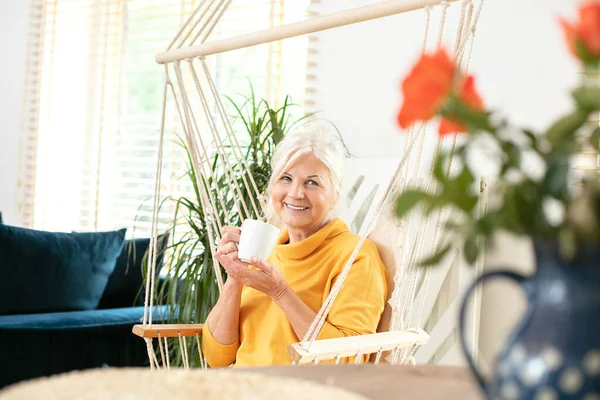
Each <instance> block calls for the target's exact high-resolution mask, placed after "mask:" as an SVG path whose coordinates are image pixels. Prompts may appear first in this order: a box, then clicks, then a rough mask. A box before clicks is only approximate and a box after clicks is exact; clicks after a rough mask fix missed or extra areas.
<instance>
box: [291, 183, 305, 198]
mask: <svg viewBox="0 0 600 400" xmlns="http://www.w3.org/2000/svg"><path fill="white" fill-rule="evenodd" d="M288 196H290V197H292V198H294V199H303V198H304V188H303V187H302V185H296V184H294V185H291V187H290V191H289V192H288Z"/></svg>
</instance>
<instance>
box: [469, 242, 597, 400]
mask: <svg viewBox="0 0 600 400" xmlns="http://www.w3.org/2000/svg"><path fill="white" fill-rule="evenodd" d="M534 250H535V259H536V272H535V274H534V275H532V276H531V277H525V276H522V275H519V274H517V273H515V272H509V271H492V272H488V273H485V274H483V275H481V276H480V277H479V278H478V279H477V280H476V281H475V282H474V283H473V284H472V285H471V287H470V288H469V289H468V290H467V294H466V297H465V299H464V300H463V304H462V308H461V312H460V329H461V335H460V336H461V337H460V340H461V345H462V347H463V351H464V352H465V355H466V357H467V360H468V363H469V366H470V367H471V369H472V371H473V374H474V375H475V379H476V380H477V382H478V383H479V385H480V386H481V388H482V390H483V392H484V393H485V395H486V397H487V398H489V399H535V400H552V399H584V400H600V243H599V244H597V245H596V246H583V247H582V248H580V250H579V253H578V255H577V256H576V257H575V259H573V260H570V261H565V260H563V259H562V258H561V257H560V255H559V253H558V246H557V245H556V243H550V242H535V243H534ZM492 278H503V279H509V280H512V281H513V282H515V283H516V284H518V285H520V286H521V287H522V288H523V290H524V291H525V293H526V295H527V301H528V304H527V311H526V312H525V316H524V317H523V319H522V320H521V321H520V323H519V324H517V327H516V328H515V330H514V331H513V333H512V334H511V335H510V337H509V339H508V341H507V343H506V345H505V346H504V349H503V351H502V352H501V353H500V355H499V357H498V359H497V360H496V363H495V368H494V372H493V373H492V376H491V377H490V378H487V379H486V378H484V377H483V376H482V375H481V373H480V372H479V371H478V369H477V367H476V366H475V364H474V362H473V357H472V355H471V353H470V351H469V348H468V347H467V344H466V336H465V335H464V326H465V314H466V313H465V309H466V303H467V300H468V297H469V296H470V295H471V293H472V292H473V291H474V290H475V288H476V287H477V285H479V284H480V283H482V282H483V281H485V280H488V279H492Z"/></svg>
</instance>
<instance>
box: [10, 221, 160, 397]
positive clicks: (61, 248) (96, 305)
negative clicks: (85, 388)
mask: <svg viewBox="0 0 600 400" xmlns="http://www.w3.org/2000/svg"><path fill="white" fill-rule="evenodd" d="M161 239H162V240H161V242H160V243H165V242H166V237H165V235H163V236H161ZM148 244H149V239H136V240H125V230H121V231H114V232H94V233H75V232H73V233H51V232H41V231H33V230H29V229H24V228H18V227H11V226H8V225H3V224H2V223H1V220H0V388H1V387H3V386H6V385H8V384H11V383H15V382H18V381H22V380H26V379H31V378H36V377H40V376H49V375H53V374H57V373H62V372H68V371H72V370H81V369H87V368H98V367H103V366H111V367H125V366H146V365H148V361H147V360H148V356H147V354H146V345H145V342H144V341H143V340H142V339H140V338H138V337H136V336H134V335H133V334H132V333H131V329H132V326H133V325H134V324H137V323H140V321H141V320H142V317H143V315H144V307H143V290H142V287H143V277H142V258H143V255H144V253H145V251H146V249H147V247H148ZM159 265H161V264H159ZM82 271H84V272H82ZM165 312H166V310H165V309H164V307H157V308H155V309H154V311H153V319H154V321H156V322H161V321H162V320H163V319H164V317H165Z"/></svg>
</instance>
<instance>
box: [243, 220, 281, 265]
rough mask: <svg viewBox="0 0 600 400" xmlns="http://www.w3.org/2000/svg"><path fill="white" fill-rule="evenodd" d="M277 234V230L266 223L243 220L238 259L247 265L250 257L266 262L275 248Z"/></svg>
mask: <svg viewBox="0 0 600 400" xmlns="http://www.w3.org/2000/svg"><path fill="white" fill-rule="evenodd" d="M279 233H280V232H279V228H277V227H276V226H273V225H271V224H267V223H266V222H262V221H258V220H255V219H247V220H245V221H244V223H243V224H242V234H241V235H240V244H239V247H238V258H239V259H240V260H242V261H244V262H247V263H249V262H250V259H251V258H252V257H257V258H260V259H262V260H266V259H267V258H269V256H270V255H271V252H272V251H273V248H275V244H276V243H277V238H278V237H279Z"/></svg>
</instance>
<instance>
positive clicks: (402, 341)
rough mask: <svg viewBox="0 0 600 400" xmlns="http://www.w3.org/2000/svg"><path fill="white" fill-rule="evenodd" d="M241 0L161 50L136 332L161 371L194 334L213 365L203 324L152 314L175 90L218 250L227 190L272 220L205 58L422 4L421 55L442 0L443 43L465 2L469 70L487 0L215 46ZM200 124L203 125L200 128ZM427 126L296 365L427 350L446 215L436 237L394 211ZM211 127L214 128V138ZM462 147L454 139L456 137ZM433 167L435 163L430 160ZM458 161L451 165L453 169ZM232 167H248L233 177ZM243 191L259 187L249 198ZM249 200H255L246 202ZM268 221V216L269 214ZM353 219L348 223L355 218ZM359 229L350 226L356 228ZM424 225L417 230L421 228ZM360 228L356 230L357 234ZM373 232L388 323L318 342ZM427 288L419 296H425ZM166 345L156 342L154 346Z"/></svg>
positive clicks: (312, 23) (212, 12) (205, 14)
mask: <svg viewBox="0 0 600 400" xmlns="http://www.w3.org/2000/svg"><path fill="white" fill-rule="evenodd" d="M231 1H232V0H204V1H201V3H200V5H199V6H198V7H197V8H196V9H195V11H194V12H193V14H192V15H191V16H190V17H189V19H188V20H187V22H186V23H185V24H184V25H183V26H182V27H181V29H180V30H179V32H178V34H177V36H176V37H175V38H174V39H173V40H172V42H171V43H170V45H169V47H168V48H167V49H166V50H165V51H164V52H162V53H160V54H158V55H157V57H156V60H157V62H158V63H160V64H163V65H164V68H165V75H166V78H165V83H164V91H163V109H162V123H161V124H162V126H161V130H160V141H159V146H160V148H159V151H158V163H157V167H156V182H155V195H154V205H153V214H152V231H151V232H152V235H151V237H152V239H151V244H150V253H149V257H148V259H149V266H148V268H149V271H148V273H147V274H146V276H147V279H148V282H147V285H146V292H145V311H144V319H143V323H142V324H141V325H136V326H134V328H133V332H134V334H136V335H138V336H140V337H142V338H143V339H144V340H145V341H146V344H147V351H148V357H149V359H150V365H151V368H152V369H169V368H170V364H171V363H170V350H169V346H170V343H172V342H171V341H173V340H176V341H178V342H179V346H178V347H179V350H180V351H181V359H182V362H183V366H184V368H186V369H187V368H189V366H190V355H189V354H188V344H187V340H192V341H194V342H195V346H193V345H192V346H190V348H194V347H196V349H197V351H198V352H199V357H200V363H201V366H202V367H203V368H206V367H207V365H206V362H205V360H204V357H203V355H202V349H201V345H200V338H201V335H202V324H178V325H169V324H153V322H152V317H153V315H152V313H153V307H154V298H153V296H152V295H151V294H152V293H154V288H155V276H156V274H155V269H156V259H157V241H156V237H157V230H158V229H157V225H158V209H159V198H160V195H161V194H160V187H161V173H160V172H161V169H162V163H163V145H164V136H165V135H164V133H165V113H166V107H167V100H168V96H169V95H170V96H172V99H173V100H174V106H175V108H176V113H177V115H178V116H179V118H180V120H181V124H182V126H183V132H184V136H185V141H186V144H187V147H188V149H189V151H190V155H191V160H192V162H193V166H194V168H195V170H196V171H199V174H198V175H199V176H198V178H197V179H198V182H197V187H198V189H199V192H200V199H201V207H202V209H203V210H205V218H206V219H205V221H204V222H205V226H206V228H207V233H208V237H209V238H210V249H208V250H210V251H211V253H213V254H214V252H215V251H216V245H215V244H216V243H218V240H219V235H220V232H221V228H222V226H224V225H230V224H231V221H230V219H229V214H228V213H226V212H220V210H224V209H225V203H226V199H224V195H222V192H224V190H223V189H227V190H229V192H228V193H233V196H232V197H233V199H234V206H235V211H236V212H237V213H238V214H239V217H240V220H244V219H245V218H257V217H258V218H261V216H264V212H263V207H264V204H263V203H264V202H262V201H261V200H260V199H261V198H262V193H259V192H258V189H257V185H256V183H255V181H254V179H253V178H252V174H251V172H250V166H249V165H248V164H247V162H246V160H245V158H244V156H243V154H242V151H241V149H240V143H238V140H237V139H236V134H235V132H234V129H233V126H232V124H231V122H230V121H229V119H228V117H227V115H226V112H225V108H224V106H223V104H222V103H221V100H220V95H219V93H218V92H217V87H216V85H215V81H214V80H213V78H212V76H211V73H210V70H209V67H208V64H207V62H206V57H208V56H210V55H213V54H218V53H223V52H227V51H232V50H235V49H240V48H244V47H249V46H255V45H259V44H264V43H270V42H274V41H278V40H283V39H287V38H291V37H295V36H300V35H306V34H311V33H315V32H319V31H323V30H327V29H332V28H337V27H341V26H345V25H349V24H354V23H358V22H363V21H368V20H375V19H379V18H383V17H386V16H391V15H395V14H400V13H405V12H409V11H414V10H419V9H421V10H424V11H425V12H426V22H425V27H424V37H423V42H422V48H421V51H422V52H424V51H425V49H426V47H427V41H428V36H429V31H430V25H431V19H432V18H431V14H432V9H433V7H434V6H438V7H440V8H441V10H440V16H441V18H440V22H439V32H438V35H437V43H436V44H435V46H437V47H438V48H439V47H440V46H441V44H442V38H443V33H444V25H445V22H446V11H447V9H448V8H449V7H450V6H451V5H452V6H453V7H460V20H459V23H458V27H457V32H456V39H455V43H454V58H455V60H456V62H457V64H458V65H460V66H461V67H462V68H463V69H468V65H469V61H470V55H471V49H472V44H473V39H474V37H475V31H476V26H477V22H478V20H479V15H480V13H481V8H482V5H483V0H480V2H479V3H478V4H477V5H475V4H474V2H473V0H461V1H456V2H452V3H451V2H448V1H440V0H388V1H381V2H379V3H376V4H373V5H369V6H364V7H360V8H355V9H351V10H347V11H343V12H339V13H335V14H330V15H325V16H319V17H314V18H311V19H308V20H305V21H302V22H298V23H293V24H289V25H283V26H278V27H275V28H271V29H267V30H264V31H259V32H254V33H250V34H246V35H242V36H238V37H233V38H229V39H224V40H218V41H213V42H207V39H208V37H209V36H210V34H211V32H212V31H213V29H214V28H215V26H216V25H217V23H218V22H219V20H220V19H221V18H222V16H223V14H224V13H225V12H226V11H227V8H228V7H229V5H230V4H231ZM199 127H202V129H203V130H204V131H203V133H202V134H201V133H200V129H199ZM426 127H427V123H423V124H420V125H416V126H414V127H413V128H411V129H410V130H409V132H408V133H407V136H406V138H407V140H406V142H405V147H404V149H403V151H402V153H401V155H400V159H399V162H398V165H397V166H396V168H395V172H394V173H393V176H392V178H391V179H390V181H389V185H388V186H387V188H386V189H385V190H384V193H383V196H382V198H381V200H380V201H378V202H377V203H376V204H375V206H374V211H373V212H371V213H370V214H369V215H370V218H368V219H367V220H366V221H365V222H364V224H363V229H361V232H360V233H358V234H359V235H360V241H359V243H358V245H357V247H356V249H355V250H354V252H353V253H352V254H351V255H350V258H349V259H348V260H347V262H346V264H345V268H344V269H343V272H342V273H341V275H340V276H339V278H338V279H337V281H336V283H335V285H334V286H333V288H332V290H331V293H330V294H329V296H328V297H327V298H326V300H325V302H324V303H323V305H322V307H321V309H320V310H319V312H318V313H317V316H316V318H315V320H314V321H313V323H312V325H311V326H310V329H309V330H308V332H307V334H306V336H305V337H304V338H302V340H301V341H300V342H299V343H296V344H292V345H290V347H289V348H288V354H289V355H290V357H291V361H292V363H294V364H303V363H319V362H321V361H323V360H334V362H336V363H339V361H340V359H341V358H346V357H354V360H355V361H356V362H357V363H358V362H362V360H363V359H364V356H366V355H370V356H371V358H370V359H371V361H373V362H374V363H379V362H380V361H382V360H386V361H387V362H389V363H392V364H397V363H412V362H414V355H415V352H416V350H417V349H418V348H419V346H421V345H423V344H425V343H427V342H428V340H429V339H430V337H429V335H428V334H427V333H426V332H425V331H424V330H423V329H422V328H421V325H422V316H423V311H424V308H425V304H426V303H427V304H430V303H431V301H428V299H427V296H426V295H425V294H426V293H427V288H428V285H429V277H430V273H431V270H430V269H423V268H419V267H418V264H419V261H420V260H421V256H422V254H423V253H424V251H423V250H424V247H425V246H424V242H425V240H427V241H428V242H431V243H432V246H433V247H434V248H435V246H438V245H439V243H440V241H441V240H443V239H444V238H443V237H442V235H441V229H440V227H441V225H442V214H441V213H440V214H438V215H437V219H435V220H434V225H435V229H434V231H433V235H431V232H427V233H426V229H425V228H424V227H423V224H419V223H417V224H410V223H409V221H408V220H405V221H396V220H395V218H394V216H393V201H394V198H395V197H396V195H397V193H398V192H399V191H401V190H404V189H406V188H407V187H410V186H411V185H416V184H417V183H416V182H415V180H414V179H412V178H411V177H414V176H417V175H419V169H420V168H425V166H423V165H422V164H424V162H422V160H421V154H422V153H423V147H424V140H425V130H426ZM206 129H208V131H209V132H210V140H208V139H207V134H206V133H205V132H206ZM450 140H451V146H452V148H454V142H455V137H452V138H451V139H450ZM441 146H442V144H441V141H438V143H437V145H436V147H435V155H437V154H439V152H440V150H441ZM214 152H217V153H218V154H219V157H218V161H219V162H220V163H221V165H220V166H217V168H220V170H221V171H223V172H224V174H225V182H226V185H227V188H223V187H221V188H219V187H217V186H216V185H218V183H219V180H218V179H213V178H214V176H213V174H214V172H213V171H214V169H215V168H214V166H213V165H211V163H212V160H213V158H212V157H211V155H213V154H215V153H214ZM427 168H429V169H428V170H427V171H429V170H430V168H431V165H428V166H427ZM449 168H450V166H449V165H448V170H447V172H449ZM233 171H241V173H240V174H239V175H238V176H234V173H233ZM420 184H423V185H425V187H426V189H427V190H429V191H431V190H433V189H434V188H433V181H432V179H431V178H425V182H420ZM244 193H251V195H250V196H244ZM245 198H247V199H249V200H248V201H246V200H244V199H245ZM415 213H417V214H418V215H417V219H421V217H423V211H422V210H420V211H415ZM262 218H263V220H264V217H262ZM346 222H348V221H346ZM349 225H350V224H349ZM415 225H416V226H415ZM355 233H356V232H355ZM367 238H369V239H370V240H372V241H373V242H375V244H376V245H377V248H378V250H379V252H380V256H381V258H382V260H383V262H384V264H385V265H386V267H387V268H388V272H389V276H390V279H393V282H394V284H393V291H392V294H391V296H390V298H389V300H388V302H387V304H386V308H385V311H384V314H383V316H382V319H381V321H380V324H379V328H378V330H377V333H375V334H370V335H362V336H353V337H346V338H339V339H325V340H317V336H318V334H319V332H320V330H321V328H322V326H323V324H324V322H325V321H326V319H327V315H328V312H329V310H330V309H331V307H332V305H333V303H334V301H335V299H336V296H337V294H338V293H339V292H340V290H343V284H344V280H345V278H346V276H347V275H348V272H349V271H350V268H351V267H352V264H353V261H354V259H355V257H356V256H357V254H358V250H359V249H360V246H361V245H362V244H363V242H364V240H365V239H367ZM213 266H214V268H215V269H216V270H215V272H216V273H215V275H216V276H217V280H218V286H219V289H221V287H222V286H223V281H222V275H221V273H220V271H219V268H220V267H219V263H218V262H217V261H216V260H213ZM417 290H418V293H417ZM156 345H158V346H157V347H155V346H156Z"/></svg>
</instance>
